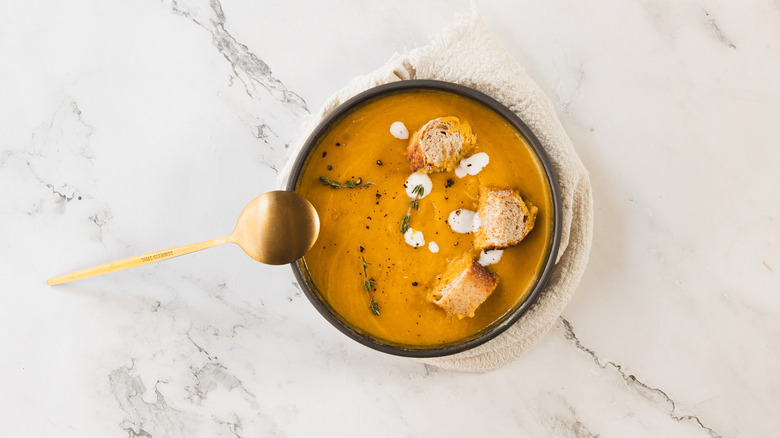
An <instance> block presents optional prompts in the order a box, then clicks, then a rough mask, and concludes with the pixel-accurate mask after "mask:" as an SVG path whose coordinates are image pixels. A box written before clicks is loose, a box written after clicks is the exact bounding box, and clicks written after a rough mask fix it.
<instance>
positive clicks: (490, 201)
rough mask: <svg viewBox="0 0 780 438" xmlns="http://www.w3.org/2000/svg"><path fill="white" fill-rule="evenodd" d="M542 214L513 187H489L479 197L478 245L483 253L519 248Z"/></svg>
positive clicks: (476, 245)
mask: <svg viewBox="0 0 780 438" xmlns="http://www.w3.org/2000/svg"><path fill="white" fill-rule="evenodd" d="M538 211H539V209H538V208H536V207H535V206H534V205H533V204H531V203H530V202H527V203H526V202H523V198H521V197H520V194H518V193H517V191H516V190H514V189H513V188H511V187H499V188H495V187H487V188H483V189H482V190H481V193H480V195H479V210H478V212H477V213H478V214H479V220H480V226H479V229H478V230H477V235H476V237H475V239H474V245H475V247H476V248H477V249H479V250H481V251H490V250H493V249H504V248H508V247H510V246H515V245H517V244H519V243H520V242H521V241H522V240H523V239H524V238H525V236H527V235H528V233H529V232H530V231H531V230H532V229H533V227H534V223H535V222H536V213H537V212H538Z"/></svg>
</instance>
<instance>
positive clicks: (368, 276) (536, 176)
mask: <svg viewBox="0 0 780 438" xmlns="http://www.w3.org/2000/svg"><path fill="white" fill-rule="evenodd" d="M442 116H456V117H459V118H460V120H461V121H464V122H466V123H469V124H470V125H471V127H472V129H473V131H474V134H476V136H477V142H476V143H477V146H476V149H475V150H474V151H473V152H472V154H476V153H480V152H485V153H487V154H488V156H489V158H490V161H489V163H488V164H487V166H486V167H485V168H484V169H483V170H482V171H481V172H479V173H478V174H477V175H467V176H465V177H463V178H458V177H457V176H456V175H455V172H439V173H433V174H430V175H429V176H430V178H431V180H432V182H433V189H432V190H431V192H430V193H427V194H426V196H425V197H423V198H421V199H419V201H418V205H419V209H418V210H412V211H411V215H410V220H409V226H410V227H411V228H413V229H414V230H415V231H421V232H422V233H423V236H424V239H425V244H424V245H423V246H421V247H418V248H414V247H412V246H410V245H409V244H408V243H407V242H406V240H405V239H404V234H402V233H401V222H402V219H403V217H404V215H405V214H406V213H407V210H408V209H409V206H408V203H409V201H410V198H409V196H408V195H407V192H406V189H405V188H404V183H405V181H406V180H407V178H408V177H409V176H410V175H411V174H412V171H411V168H410V167H409V162H408V161H407V160H406V158H405V156H404V151H405V149H406V147H407V145H408V143H409V140H402V139H398V138H396V137H394V136H393V135H391V133H390V126H391V125H392V124H393V123H394V122H398V121H400V122H403V123H404V125H405V126H406V128H407V129H408V131H409V135H410V136H411V135H412V134H413V133H414V131H416V130H417V129H419V128H420V127H421V126H422V125H424V124H425V123H426V122H428V121H429V120H431V119H434V118H437V117H442ZM321 177H326V178H328V180H329V181H331V183H334V184H338V185H342V186H343V187H342V188H333V187H331V186H330V185H328V184H326V183H324V182H323V181H322V180H321ZM350 180H351V181H353V182H356V183H361V184H363V185H365V184H367V183H371V184H370V185H368V186H358V187H355V188H350V187H348V186H347V181H350ZM480 186H498V187H502V186H511V187H514V188H515V189H517V190H519V192H520V194H521V196H522V197H523V199H524V200H526V201H530V202H531V203H533V204H534V205H536V206H537V207H538V208H539V212H538V216H537V220H536V226H535V227H534V229H533V230H532V231H531V232H530V234H529V235H528V236H527V237H526V238H525V240H523V241H522V242H521V243H520V245H518V246H516V247H513V248H508V249H506V250H505V251H504V253H503V256H502V258H501V259H500V261H499V262H498V263H496V264H492V265H490V266H488V269H489V270H490V271H492V272H494V273H496V274H497V275H498V278H499V282H498V287H497V288H496V289H495V290H494V291H493V293H492V294H491V295H490V296H489V297H488V299H487V300H486V301H485V302H484V303H483V304H482V305H481V306H480V307H479V308H478V309H477V310H476V313H475V315H474V317H473V318H468V317H467V318H462V319H458V318H457V317H455V316H452V315H449V314H447V313H445V312H444V311H443V310H442V309H440V308H439V307H438V306H436V305H435V304H433V303H432V302H430V301H429V299H428V293H429V292H430V291H431V289H432V288H433V287H434V285H435V284H436V276H437V275H439V274H441V273H442V272H444V271H445V270H446V268H447V266H448V264H449V263H451V262H452V261H454V260H456V259H458V258H460V257H462V256H463V254H464V253H465V252H468V251H474V249H473V245H474V235H473V234H460V233H456V232H455V231H453V230H452V229H451V228H450V226H449V225H448V223H447V219H448V216H449V214H450V213H451V212H452V211H454V210H457V209H459V208H465V209H469V210H472V211H476V210H477V207H478V198H479V190H480ZM297 192H298V193H300V194H301V195H303V196H305V197H306V198H307V199H309V200H310V201H311V203H312V204H313V205H314V207H315V208H316V209H317V212H318V213H319V215H320V221H321V229H320V235H319V239H318V241H317V243H316V244H315V245H314V248H312V249H311V251H309V253H308V254H307V255H306V257H305V258H304V262H305V265H306V267H307V269H308V272H309V274H310V275H311V279H312V281H313V282H314V284H315V285H316V288H317V289H318V291H319V294H320V296H321V297H322V298H323V300H325V301H326V302H327V303H328V304H329V305H330V306H331V307H332V308H333V310H335V312H336V313H338V314H339V315H340V316H341V317H342V318H343V319H344V320H346V321H347V322H348V323H349V324H350V325H351V326H353V328H355V329H357V330H358V331H362V332H365V333H367V334H369V335H371V336H372V337H374V338H377V339H379V340H381V341H384V342H389V343H394V344H403V345H408V346H418V347H421V346H434V345H443V344H448V343H452V342H455V341H459V340H463V339H465V338H468V337H470V336H472V335H475V334H477V333H479V332H480V331H482V330H483V329H485V328H486V327H488V326H489V325H491V324H492V323H494V322H496V321H498V320H499V319H500V318H501V317H502V316H503V315H505V314H506V313H507V312H509V311H510V310H511V309H512V308H514V307H515V305H517V304H519V303H520V302H521V301H522V300H523V299H524V298H525V297H526V295H527V294H528V292H529V291H530V290H531V288H532V286H533V285H534V283H535V281H536V279H537V277H538V275H539V274H540V271H541V268H542V265H543V263H544V259H545V257H546V255H547V251H548V247H549V244H550V239H551V234H552V211H551V209H552V198H551V194H550V189H549V186H548V183H547V179H546V176H545V175H544V171H543V168H542V165H541V162H540V161H539V159H538V158H537V156H536V154H535V153H534V152H533V149H532V148H531V147H530V146H529V145H528V144H527V143H526V142H525V140H524V139H523V137H522V136H521V135H520V134H519V133H518V132H517V131H516V130H515V129H514V128H513V127H512V126H511V125H510V124H509V123H507V122H506V121H505V120H504V119H503V118H502V117H501V116H500V115H498V114H497V113H495V112H493V111H492V110H491V109H489V108H487V107H485V106H483V105H482V104H480V103H478V102H476V101H473V100H471V99H468V98H465V97H462V96H459V95H456V94H452V93H447V92H442V91H424V90H417V91H408V92H403V93H399V94H392V95H389V96H383V97H381V98H378V99H376V100H374V101H371V102H369V103H368V104H365V105H364V106H362V107H360V108H358V109H356V110H354V111H353V112H352V113H350V114H348V115H347V116H345V117H344V118H342V119H341V120H340V121H338V122H336V123H335V124H334V125H333V126H332V128H331V129H330V131H329V132H327V133H326V134H325V135H324V136H323V138H322V139H321V140H320V142H319V144H317V145H316V146H315V147H314V149H313V150H312V152H311V153H310V155H309V158H308V161H307V163H306V164H305V165H304V168H303V171H302V174H301V176H300V177H299V179H298V184H297ZM430 242H435V245H433V247H434V249H435V247H436V246H438V252H437V253H434V252H432V251H431V249H430V246H429V244H430ZM474 256H475V258H477V257H478V256H479V254H478V253H476V252H475V254H474ZM364 261H365V263H366V264H365V265H364V264H363V263H364ZM364 266H365V270H364ZM368 280H373V281H372V282H371V283H370V284H369V285H370V286H372V287H371V289H372V290H371V292H370V293H369V292H367V290H366V281H368ZM372 300H373V301H375V302H376V306H375V308H374V309H373V310H376V312H375V311H372V309H371V308H370V304H371V302H372ZM377 307H378V308H377ZM376 313H378V315H377V314H376Z"/></svg>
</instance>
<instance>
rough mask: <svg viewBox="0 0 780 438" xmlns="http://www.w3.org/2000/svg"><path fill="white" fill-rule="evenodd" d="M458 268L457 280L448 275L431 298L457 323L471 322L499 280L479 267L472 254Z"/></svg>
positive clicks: (455, 276)
mask: <svg viewBox="0 0 780 438" xmlns="http://www.w3.org/2000/svg"><path fill="white" fill-rule="evenodd" d="M455 265H456V266H458V268H456V271H457V272H456V275H454V278H447V275H446V274H445V276H444V278H442V280H441V281H440V283H439V286H438V287H437V288H436V289H435V290H434V291H433V293H432V294H431V296H430V297H429V298H430V299H431V301H432V302H433V303H434V304H436V305H437V306H439V307H440V308H441V309H442V310H444V311H445V312H447V313H449V314H451V315H454V316H456V317H457V318H458V319H462V318H465V317H469V318H471V317H473V316H474V312H475V311H476V310H477V308H478V307H479V306H480V305H481V304H482V303H484V302H485V300H486V299H487V298H488V296H490V294H491V293H492V292H493V291H494V290H495V289H496V286H498V276H497V275H496V274H494V273H492V272H490V271H489V270H488V269H487V268H485V267H484V266H482V265H480V264H479V263H477V262H476V261H475V260H474V259H473V256H472V255H471V253H467V254H466V255H464V258H462V259H461V260H460V261H458V262H456V263H455Z"/></svg>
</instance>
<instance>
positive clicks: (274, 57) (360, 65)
mask: <svg viewBox="0 0 780 438" xmlns="http://www.w3.org/2000/svg"><path fill="white" fill-rule="evenodd" d="M477 7H478V9H479V11H480V12H481V13H482V15H483V17H484V19H485V21H486V22H487V23H488V24H489V25H490V27H491V28H492V29H493V30H494V31H495V33H496V34H497V36H498V37H499V39H500V40H501V41H502V42H503V43H504V44H505V45H506V47H507V49H508V50H509V51H510V52H511V53H512V54H513V56H514V57H515V58H516V59H517V60H518V61H519V62H520V63H521V64H522V65H524V66H525V68H526V69H527V70H528V72H529V73H530V74H531V75H532V76H533V77H534V78H535V79H536V80H537V81H538V83H539V84H540V85H541V87H542V88H543V89H544V90H545V91H546V92H547V93H548V94H549V95H550V96H551V98H552V99H553V101H554V103H555V105H556V108H557V110H558V111H559V114H560V116H561V119H562V121H563V124H564V126H565V127H566V128H567V130H568V131H569V133H570V135H571V137H572V138H573V140H574V142H575V145H576V146H577V148H578V151H579V153H580V154H581V156H582V159H583V161H584V162H585V164H586V166H587V167H588V168H589V170H590V172H591V179H592V182H593V190H594V196H595V199H596V222H595V238H594V245H593V252H592V255H591V262H590V265H589V268H588V271H587V273H586V275H585V278H584V279H583V282H582V284H581V287H580V288H579V291H578V293H577V295H576V296H575V298H574V300H573V301H572V302H571V304H570V305H569V306H568V308H567V309H566V311H565V312H564V315H563V317H562V319H561V321H560V322H559V324H558V325H557V326H556V327H555V328H554V329H553V330H552V331H551V332H550V333H549V334H548V335H547V336H546V337H545V338H544V340H543V341H542V342H541V343H540V344H539V345H538V346H537V347H536V348H535V349H533V350H532V351H531V352H529V353H528V354H527V355H525V356H524V357H522V358H521V359H519V360H518V361H516V362H514V363H512V364H511V365H509V366H507V367H505V368H503V369H501V370H499V371H497V372H493V373H490V374H485V375H469V374H460V373H451V372H444V371H440V370H437V369H435V368H432V367H426V366H423V365H420V364H418V363H416V362H414V361H411V360H407V359H403V358H396V357H391V356H387V355H384V354H381V353H377V352H374V351H372V350H369V349H367V348H365V347H362V346H360V345H358V344H357V343H354V342H352V341H350V340H349V339H347V338H346V337H344V336H342V335H341V334H340V333H339V332H337V331H336V330H335V329H333V328H332V327H331V326H329V325H328V323H327V322H325V321H324V320H323V319H322V318H321V317H320V316H319V315H318V314H317V313H316V311H315V310H314V309H313V308H312V306H311V305H310V304H309V303H308V301H307V300H306V298H305V297H303V296H302V295H301V293H300V292H299V290H298V289H297V288H296V287H295V285H294V284H293V278H292V274H291V272H290V270H289V268H287V267H269V266H263V265H260V264H258V263H256V262H254V261H253V260H251V259H249V258H248V257H246V256H245V255H244V254H243V253H242V252H241V250H240V249H238V248H237V247H221V248H217V249H213V250H210V251H207V252H202V253H198V254H195V255H191V256H185V257H181V258H178V259H175V260H172V261H168V262H165V263H159V264H156V265H151V266H148V267H144V268H139V269H136V270H130V271H124V272H120V273H116V274H112V275H108V276H104V277H99V278H94V279H90V280H85V281H81V282H76V283H72V284H68V285H64V286H62V287H56V288H53V287H47V286H45V285H44V280H45V279H46V278H48V277H50V276H53V275H57V274H60V273H64V272H67V271H70V270H73V269H76V268H81V267H84V266H88V265H92V264H97V263H101V262H104V261H107V260H112V259H117V258H122V257H127V256H130V255H135V254H138V253H142V252H146V251H150V250H154V249H158V248H162V247H167V246H174V245H179V244H184V243H190V242H194V241H199V240H203V239H207V238H212V237H217V236H220V235H222V234H225V233H227V232H228V231H229V230H230V229H231V228H232V226H233V223H234V221H235V218H236V217H237V215H238V213H239V212H240V210H241V208H242V207H243V205H244V204H245V203H246V202H247V201H249V200H250V199H252V198H253V197H254V196H256V195H257V194H259V193H261V192H263V191H266V190H268V189H270V188H272V186H273V183H274V180H275V178H276V169H279V168H280V166H281V165H282V163H283V161H284V158H285V157H284V156H285V147H286V146H287V145H288V144H289V143H290V142H292V141H295V140H296V139H297V137H298V134H299V132H300V122H301V119H302V117H303V116H305V115H306V114H307V113H308V112H311V111H314V110H315V109H316V108H318V107H319V106H320V105H321V104H322V103H323V101H324V100H325V99H326V98H327V96H328V95H329V94H330V93H332V92H334V91H335V90H337V89H338V88H340V87H342V86H343V85H344V84H346V83H347V82H348V81H349V80H350V79H351V78H352V77H353V76H356V75H359V74H362V73H366V72H368V71H371V70H373V69H374V68H376V67H377V66H379V65H380V64H381V63H383V62H384V61H385V60H387V59H388V58H389V57H390V56H391V55H392V54H393V53H394V52H397V51H403V50H404V49H410V48H413V47H415V46H418V45H423V44H425V43H426V41H428V37H429V35H431V34H433V33H435V32H437V31H438V30H439V29H441V28H442V27H443V26H444V25H446V23H448V22H449V21H451V20H452V18H453V17H454V15H455V14H456V13H465V12H468V11H469V10H470V5H469V4H468V2H466V1H440V0H437V1H431V2H425V5H424V6H420V5H419V4H418V2H414V1H399V2H381V3H380V2H377V3H373V4H369V3H367V2H361V1H355V0H353V1H343V2H318V3H317V4H303V3H300V2H273V3H272V4H269V3H268V2H258V1H247V0H222V1H221V3H220V1H219V0H212V1H211V2H209V1H205V0H201V1H198V0H169V1H162V2H160V1H149V0H146V1H136V2H105V1H98V0H73V1H68V2H58V1H52V0H49V1H43V2H11V1H4V2H0V16H2V17H3V19H2V24H0V221H1V222H0V224H2V227H0V274H2V278H3V279H4V280H5V282H4V285H3V287H2V289H0V290H2V304H0V347H1V348H2V350H1V351H2V355H0V376H2V378H1V379H0V419H1V420H2V421H0V423H1V424H2V433H0V435H2V436H9V437H12V436H13V437H16V436H35V437H54V436H57V437H62V436H73V437H85V436H86V437H93V436H94V437H97V436H100V437H109V436H116V437H120V436H121V437H155V438H156V437H184V436H186V437H232V436H241V437H249V436H291V437H293V436H380V437H381V436H387V437H398V436H426V435H427V436H464V437H467V436H489V434H493V435H496V436H534V437H539V436H560V437H595V436H600V437H626V436H631V437H644V436H647V437H656V436H664V437H671V436H675V437H678V436H679V437H682V436H686V437H688V436H690V437H708V436H709V437H717V436H721V437H735V436H742V437H769V436H777V435H778V433H780V432H778V430H780V418H778V415H777V414H778V412H780V349H779V348H778V344H779V343H780V190H778V187H779V186H780V176H778V170H779V169H780V142H779V141H778V139H780V123H778V115H780V80H778V74H780V2H778V1H777V0H774V1H772V0H763V1H759V0H750V1H742V2H726V1H715V0H700V1H685V2H674V1H670V0H664V1H628V2H626V1H618V0H612V1H605V2H595V3H590V2H589V3H583V2H564V1H550V2H531V1H522V2H512V1H509V0H505V1H494V2H487V1H485V2H477Z"/></svg>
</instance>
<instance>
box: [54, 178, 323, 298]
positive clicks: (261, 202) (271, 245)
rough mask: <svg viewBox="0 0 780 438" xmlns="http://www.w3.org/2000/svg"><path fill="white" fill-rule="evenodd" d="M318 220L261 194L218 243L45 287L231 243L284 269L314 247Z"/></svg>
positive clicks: (286, 199) (285, 200)
mask: <svg viewBox="0 0 780 438" xmlns="http://www.w3.org/2000/svg"><path fill="white" fill-rule="evenodd" d="M319 232H320V219H319V216H317V211H316V210H314V206H313V205H311V203H310V202H309V201H307V200H306V199H305V198H303V197H302V196H300V195H296V194H295V193H292V192H285V191H274V192H268V193H263V194H262V195H260V196H258V197H257V198H255V199H254V200H252V202H250V203H249V204H247V206H246V207H244V210H243V211H242V212H241V215H240V216H239V217H238V223H236V228H235V230H233V232H232V233H230V234H229V235H227V236H225V237H221V238H219V239H214V240H207V241H205V242H200V243H193V244H190V245H184V246H177V247H176V248H169V249H163V250H161V251H155V252H150V253H148V254H142V255H139V256H135V257H130V258H127V259H123V260H117V261H115V262H110V263H106V264H103V265H99V266H93V267H91V268H87V269H82V270H80V271H76V272H71V273H70V274H65V275H61V276H59V277H54V278H50V279H48V280H46V284H50V285H53V284H60V283H67V282H69V281H73V280H80V279H82V278H88V277H94V276H96V275H102V274H108V273H109V272H115V271H121V270H122V269H129V268H135V267H136V266H141V265H146V264H149V263H154V262H159V261H162V260H167V259H170V258H173V257H178V256H180V255H184V254H189V253H191V252H195V251H200V250H202V249H206V248H211V247H213V246H217V245H222V244H223V243H235V244H237V245H238V246H240V247H241V249H243V250H244V252H245V253H247V254H248V255H249V257H252V258H253V259H255V260H257V261H258V262H261V263H266V264H269V265H284V264H287V263H292V262H294V261H295V260H298V259H299V258H301V257H303V255H304V254H306V252H307V251H309V250H310V249H311V247H312V246H314V242H315V241H316V240H317V235H319Z"/></svg>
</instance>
